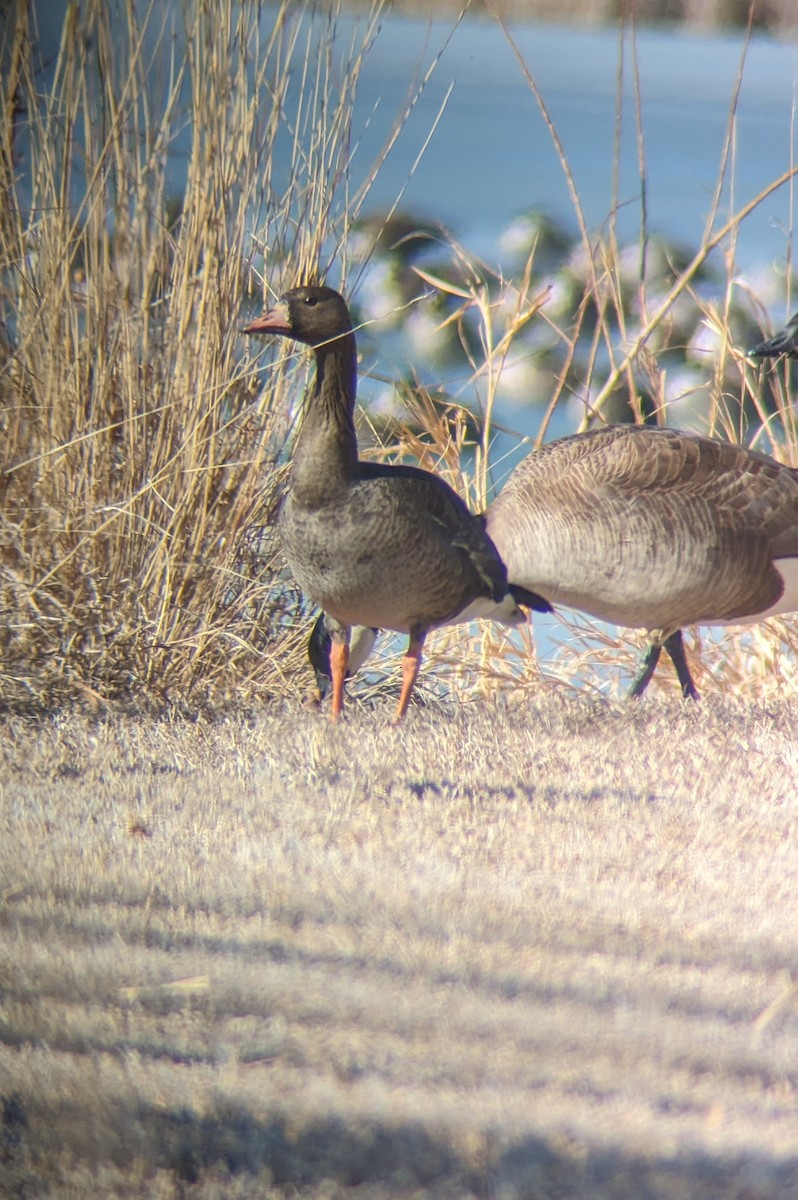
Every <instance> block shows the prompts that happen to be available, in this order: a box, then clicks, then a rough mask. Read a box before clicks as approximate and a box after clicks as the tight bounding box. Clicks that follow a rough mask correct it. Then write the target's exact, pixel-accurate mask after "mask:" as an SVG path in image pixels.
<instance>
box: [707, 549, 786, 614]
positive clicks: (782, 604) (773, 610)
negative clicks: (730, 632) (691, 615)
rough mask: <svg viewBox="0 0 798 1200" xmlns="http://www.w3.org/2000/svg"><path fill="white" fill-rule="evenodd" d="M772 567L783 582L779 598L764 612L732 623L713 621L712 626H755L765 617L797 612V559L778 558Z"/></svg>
mask: <svg viewBox="0 0 798 1200" xmlns="http://www.w3.org/2000/svg"><path fill="white" fill-rule="evenodd" d="M773 565H774V567H775V568H776V570H777V571H778V573H779V574H780V575H781V577H782V579H783V580H784V591H783V592H782V594H781V596H780V598H779V599H778V600H777V601H776V603H775V604H774V605H772V606H771V607H770V608H766V609H765V611H764V612H759V613H753V614H752V616H750V617H736V618H735V619H734V620H733V621H713V622H712V624H713V625H756V624H757V622H758V621H764V620H765V619H766V618H767V617H777V616H779V615H780V614H781V613H791V612H798V558H778V559H776V561H775V562H774V564H773Z"/></svg>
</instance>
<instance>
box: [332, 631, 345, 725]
mask: <svg viewBox="0 0 798 1200" xmlns="http://www.w3.org/2000/svg"><path fill="white" fill-rule="evenodd" d="M348 666H349V642H348V641H345V642H344V641H338V640H337V639H336V638H333V640H332V644H331V646H330V674H331V675H332V708H331V710H330V720H332V721H336V720H337V719H338V717H340V715H341V713H342V712H343V710H344V680H345V679H346V671H347V667H348Z"/></svg>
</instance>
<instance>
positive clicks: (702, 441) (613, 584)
mask: <svg viewBox="0 0 798 1200" xmlns="http://www.w3.org/2000/svg"><path fill="white" fill-rule="evenodd" d="M486 518H487V528H488V533H489V534H490V537H491V538H492V540H493V542H494V544H495V545H496V547H497V548H498V550H499V552H500V554H501V556H502V558H503V560H504V562H505V564H506V566H507V570H508V574H509V576H510V578H511V579H512V580H513V581H514V582H515V581H517V582H518V583H520V584H521V585H522V586H523V587H525V588H528V589H529V590H530V591H532V592H534V593H535V594H536V595H539V596H543V597H544V598H545V599H546V600H548V601H549V602H550V603H551V604H553V605H557V604H562V605H564V606H566V607H569V608H575V609H580V610H581V611H583V612H586V613H589V614H590V615H591V616H594V617H598V618H600V619H602V620H605V621H611V622H613V623H615V624H618V625H625V626H631V627H633V628H643V629H647V630H648V631H649V633H650V635H651V644H650V645H649V647H648V649H647V651H646V653H645V655H644V658H643V662H642V665H641V668H640V670H639V671H638V674H637V675H636V676H635V679H634V681H633V683H632V686H631V689H630V694H631V695H632V696H640V695H642V693H643V692H644V691H645V689H646V687H647V686H648V683H649V681H650V679H651V676H652V675H653V673H654V669H655V667H656V665H657V663H658V661H659V657H660V653H661V651H662V649H663V648H664V649H665V650H666V651H667V653H668V654H669V655H670V657H671V659H672V661H673V664H674V666H675V668H676V673H677V675H678V678H679V682H680V684H681V688H682V694H683V695H684V696H685V697H686V698H688V697H689V698H692V699H696V698H697V696H698V692H697V691H696V688H695V684H694V682H693V679H692V676H691V674H690V670H689V668H688V665H687V660H686V658H685V654H684V647H683V644H682V633H681V631H682V628H683V627H684V626H685V625H723V624H744V623H750V622H755V621H760V620H763V619H764V618H765V617H767V616H773V615H775V614H777V613H785V612H793V611H795V610H796V609H798V470H796V469H795V468H793V467H787V466H784V465H782V464H781V463H778V462H776V461H775V459H772V458H769V457H768V456H767V455H765V454H759V453H757V452H756V451H753V450H747V449H746V448H745V447H743V446H737V445H733V444H731V443H729V442H721V441H717V440H715V439H712V438H707V437H701V436H698V435H697V434H692V433H680V432H677V431H676V430H672V429H659V428H654V427H651V426H641V425H617V426H609V427H605V428H602V429H594V430H590V431H588V432H587V433H580V434H575V435H573V436H571V437H566V438H562V439H561V440H559V441H556V442H551V443H550V444H548V445H546V446H543V447H542V449H540V450H537V451H535V452H534V453H532V454H530V455H529V456H528V457H527V458H525V459H524V460H523V461H522V462H520V463H519V464H518V466H517V467H516V468H515V470H514V471H513V472H512V474H511V475H510V476H509V478H508V480H507V483H506V484H505V486H504V488H503V489H502V491H501V492H500V493H499V495H498V497H497V498H496V499H495V500H494V501H493V503H492V504H491V505H490V507H489V509H488V511H487V514H486Z"/></svg>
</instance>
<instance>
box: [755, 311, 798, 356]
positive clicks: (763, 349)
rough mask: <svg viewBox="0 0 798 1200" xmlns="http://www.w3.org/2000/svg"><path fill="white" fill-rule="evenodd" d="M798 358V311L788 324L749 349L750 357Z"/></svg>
mask: <svg viewBox="0 0 798 1200" xmlns="http://www.w3.org/2000/svg"><path fill="white" fill-rule="evenodd" d="M782 354H786V355H787V357H788V358H798V313H795V314H794V316H792V317H790V319H789V321H788V322H787V324H786V325H785V326H784V328H783V329H781V330H779V332H778V333H776V334H774V336H773V337H772V338H768V339H767V341H764V342H759V343H758V344H757V345H756V346H753V347H752V348H751V349H750V350H749V351H748V357H749V358H778V357H779V356H780V355H782Z"/></svg>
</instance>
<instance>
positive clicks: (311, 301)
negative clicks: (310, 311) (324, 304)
mask: <svg viewBox="0 0 798 1200" xmlns="http://www.w3.org/2000/svg"><path fill="white" fill-rule="evenodd" d="M305 303H306V304H308V305H309V306H310V307H311V308H313V307H314V306H315V305H316V304H318V300H317V299H316V297H315V296H306V297H305Z"/></svg>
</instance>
